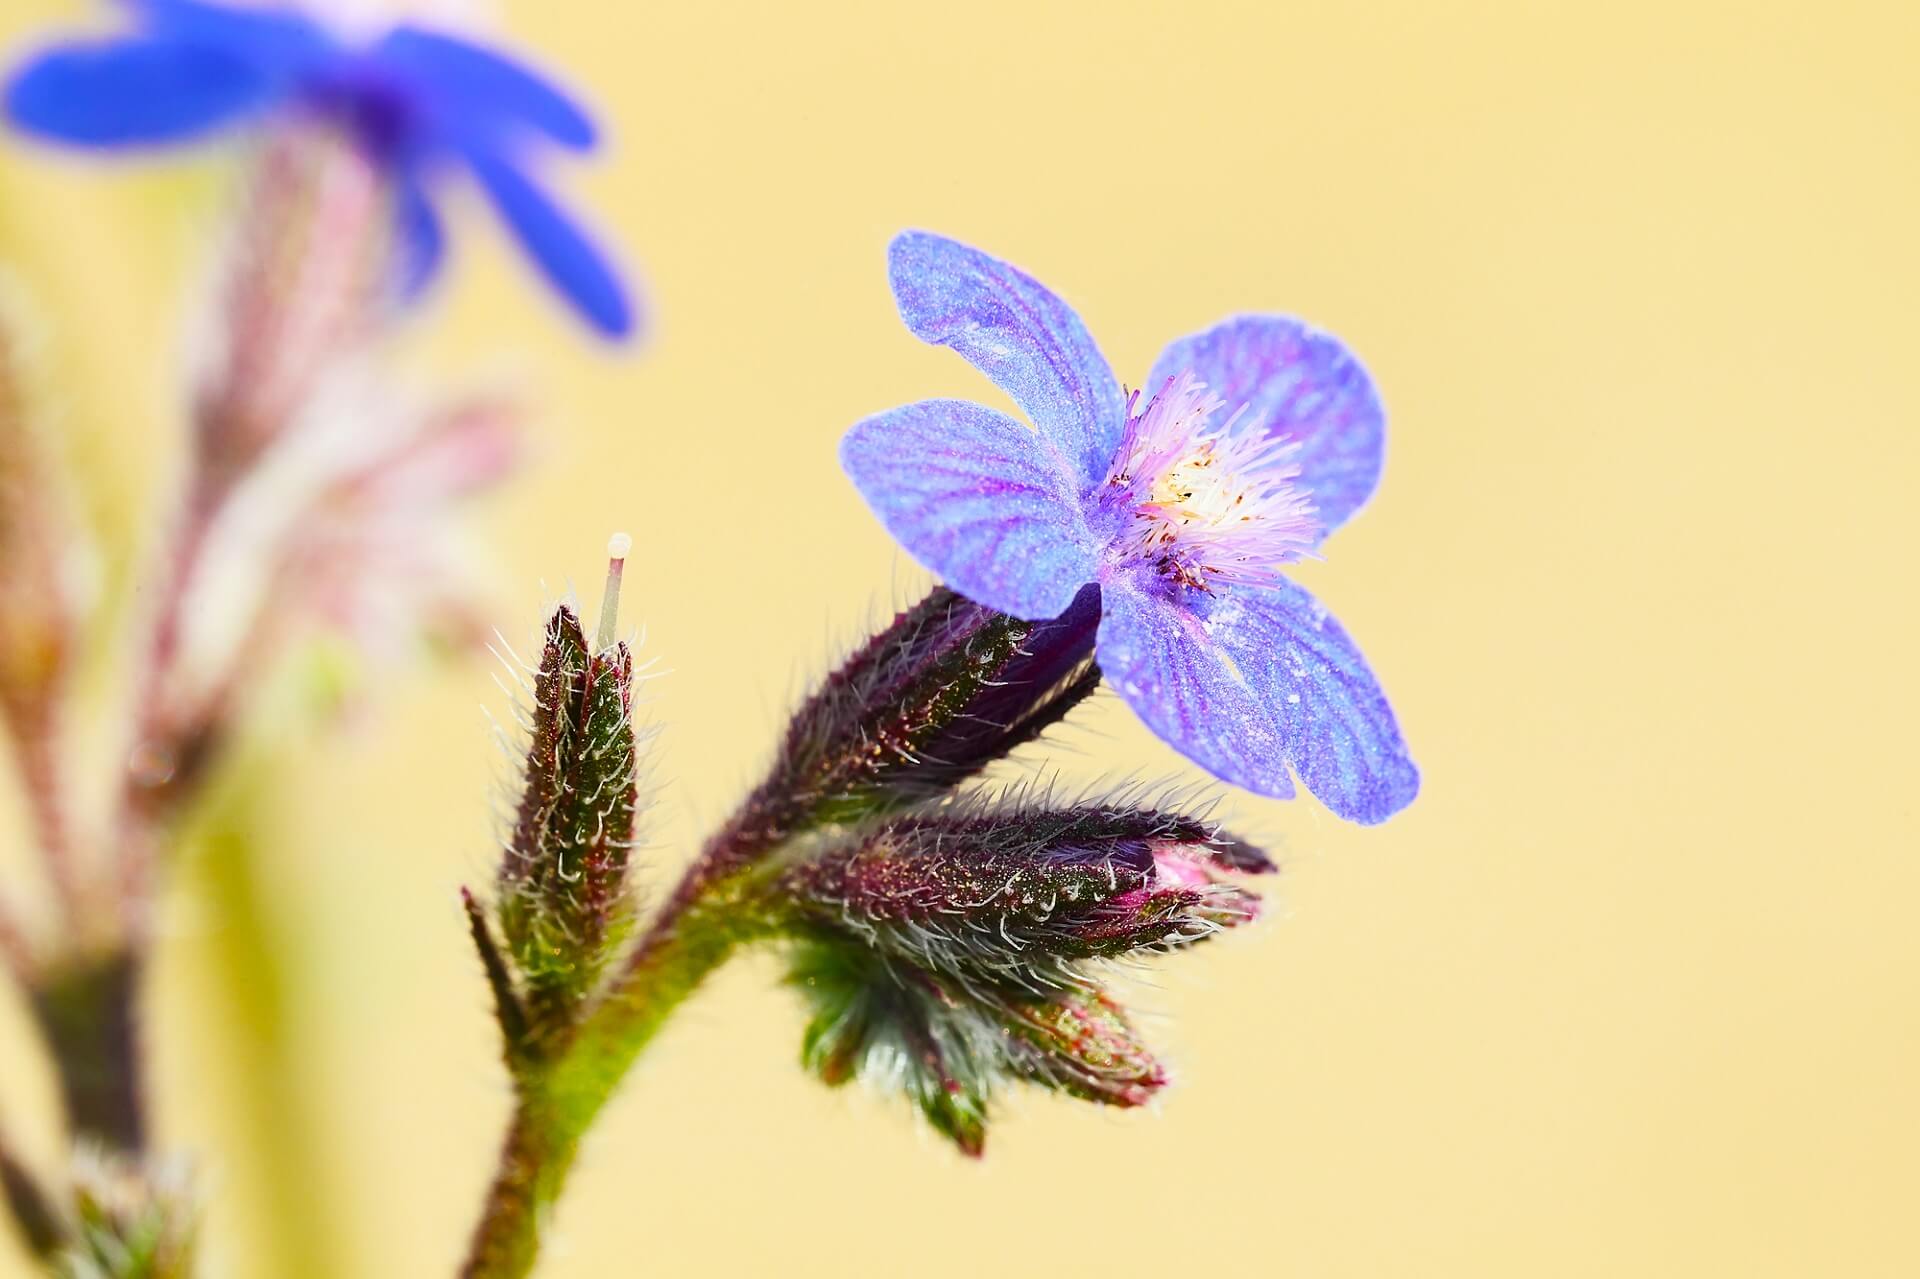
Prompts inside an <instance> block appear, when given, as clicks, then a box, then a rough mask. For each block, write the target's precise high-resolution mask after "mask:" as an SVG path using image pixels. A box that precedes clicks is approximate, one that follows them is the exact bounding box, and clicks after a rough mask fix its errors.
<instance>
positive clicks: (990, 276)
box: [888, 231, 1126, 488]
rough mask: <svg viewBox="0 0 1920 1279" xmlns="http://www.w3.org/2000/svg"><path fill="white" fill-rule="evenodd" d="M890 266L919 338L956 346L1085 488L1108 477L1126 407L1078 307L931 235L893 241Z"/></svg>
mask: <svg viewBox="0 0 1920 1279" xmlns="http://www.w3.org/2000/svg"><path fill="white" fill-rule="evenodd" d="M888 268H889V275H890V277H891V280H892V283H893V296H894V300H895V301H896V302H897V303H898V304H899V307H900V318H901V319H903V320H905V321H906V323H907V327H908V328H909V329H911V330H912V331H913V334H914V336H915V337H917V338H919V339H920V340H921V341H923V342H930V343H933V344H934V345H937V346H948V347H952V348H953V349H954V350H955V351H957V352H959V353H960V354H961V355H962V356H964V357H965V358H966V360H967V361H968V362H969V363H970V364H972V365H973V366H974V367H975V368H977V369H979V370H980V371H981V372H982V373H985V374H986V375H987V376H988V377H990V378H992V379H993V380H994V382H995V383H996V384H998V385H999V386H1000V388H1001V389H1002V390H1004V391H1006V392H1007V394H1009V395H1011V396H1012V397H1013V399H1014V402H1015V403H1017V404H1018V405H1019V406H1020V407H1021V409H1023V410H1024V411H1025V412H1026V414H1027V416H1028V418H1030V419H1031V420H1032V422H1033V424H1034V425H1035V426H1036V427H1038V428H1039V429H1040V434H1041V436H1042V437H1043V438H1044V439H1045V440H1046V441H1047V442H1048V443H1049V444H1050V445H1051V446H1052V447H1053V448H1055V449H1057V450H1059V451H1060V452H1061V453H1062V454H1063V455H1064V456H1065V457H1066V458H1067V459H1068V460H1069V461H1070V462H1071V463H1072V465H1073V469H1074V473H1075V474H1076V475H1077V477H1078V478H1079V480H1080V483H1081V486H1082V487H1083V488H1084V487H1085V486H1087V485H1091V484H1095V483H1098V482H1099V481H1100V480H1101V479H1103V478H1105V476H1106V473H1107V466H1108V464H1109V463H1110V462H1111V461H1112V459H1113V452H1114V449H1115V448H1116V447H1117V446H1118V444H1119V441H1120V432H1121V429H1122V428H1123V427H1124V426H1125V424H1126V402H1125V400H1124V398H1123V397H1122V395H1121V393H1120V385H1119V383H1118V382H1116V381H1114V377H1113V370H1112V369H1111V368H1109V367H1108V365H1107V361H1106V357H1105V356H1103V355H1101V354H1100V348H1099V347H1097V346H1095V345H1094V342H1093V338H1092V337H1090V336H1089V335H1088V333H1087V330H1086V327H1085V326H1084V325H1082V324H1081V323H1080V317H1079V316H1078V315H1076V314H1074V311H1073V308H1072V307H1070V306H1068V305H1067V304H1066V303H1065V302H1063V301H1061V300H1060V299H1059V298H1058V297H1056V296H1054V294H1053V293H1052V292H1050V291H1049V290H1048V289H1047V288H1046V286H1045V285H1043V284H1041V283H1039V282H1038V281H1037V280H1034V279H1033V278H1032V277H1031V276H1028V275H1026V274H1025V273H1024V272H1021V271H1019V270H1016V269H1015V268H1013V267H1011V266H1009V265H1007V264H1006V263H1005V262H1002V261H1000V260H999V259H998V258H994V257H990V256H989V255H987V254H985V253H982V252H980V251H979V250H978V249H973V248H969V247H967V246H966V245H964V244H960V243H958V242H956V241H953V240H949V239H946V238H944V237H942V236H938V235H932V234H930V233H928V232H925V231H907V232H903V233H902V234H901V235H899V236H897V237H895V239H894V241H893V245H892V247H891V249H890V250H889V251H888Z"/></svg>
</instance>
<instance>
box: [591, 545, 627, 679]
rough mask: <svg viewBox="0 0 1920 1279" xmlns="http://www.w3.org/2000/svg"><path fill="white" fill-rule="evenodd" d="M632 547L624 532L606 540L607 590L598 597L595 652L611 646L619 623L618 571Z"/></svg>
mask: <svg viewBox="0 0 1920 1279" xmlns="http://www.w3.org/2000/svg"><path fill="white" fill-rule="evenodd" d="M632 549H633V539H632V538H631V537H628V536H627V535H626V534H625V533H615V534H614V535H613V536H612V537H611V538H609V539H608V540H607V590H606V593H605V594H604V595H602V596H601V597H600V630H599V633H598V634H596V635H595V636H594V639H593V650H594V652H596V653H600V652H605V651H606V650H607V649H610V648H612V647H613V639H614V630H615V628H617V627H618V626H619V624H620V573H621V571H622V570H623V569H625V568H626V566H627V552H629V551H631V550H632Z"/></svg>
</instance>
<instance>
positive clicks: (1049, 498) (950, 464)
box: [840, 400, 1095, 621]
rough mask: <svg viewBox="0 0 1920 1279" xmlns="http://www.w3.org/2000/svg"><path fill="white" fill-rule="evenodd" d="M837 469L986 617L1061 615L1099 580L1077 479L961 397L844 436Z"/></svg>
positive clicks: (1051, 454) (1007, 422)
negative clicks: (990, 613)
mask: <svg viewBox="0 0 1920 1279" xmlns="http://www.w3.org/2000/svg"><path fill="white" fill-rule="evenodd" d="M840 463H841V465H842V466H844V467H846V470H847V474H848V475H849V476H851V477H852V478H853V482H854V485H855V487H857V488H858V489H859V490H860V495H861V496H862V497H864V498H866V500H867V505H868V506H870V507H872V508H873V512H874V514H875V515H877V516H879V517H880V522H881V523H882V524H884V525H886V527H887V531H888V532H889V533H891V534H893V536H894V538H895V539H896V540H897V541H898V542H899V543H900V544H901V545H902V546H904V547H905V548H906V549H907V553H908V554H910V555H912V556H913V558H914V559H915V560H917V561H919V563H920V564H921V565H922V566H924V567H925V568H927V569H928V570H929V571H931V572H932V573H934V574H935V575H936V576H938V577H939V578H940V579H941V580H942V581H944V582H945V583H946V584H947V585H948V586H951V587H952V588H953V589H954V590H956V591H958V592H960V593H961V594H962V595H965V596H967V597H968V598H970V599H974V600H977V601H979V602H980V603H982V604H985V605H987V606H988V607H989V608H997V609H999V610H1000V611H1001V612H1003V613H1011V614H1013V615H1014V616H1015V617H1021V618H1026V619H1028V620H1034V621H1037V620H1040V619H1042V618H1050V617H1057V616H1059V614H1060V613H1062V612H1063V611H1065V609H1066V607H1067V606H1068V605H1069V604H1071V603H1072V602H1073V597H1074V595H1075V593H1076V592H1078V591H1079V589H1080V588H1081V586H1083V585H1084V584H1086V583H1087V582H1089V581H1091V580H1092V579H1093V575H1094V570H1095V543H1094V538H1093V535H1092V533H1091V532H1090V531H1089V530H1088V528H1087V521H1086V516H1085V514H1084V512H1083V511H1082V509H1081V506H1080V501H1079V497H1078V492H1077V489H1078V484H1077V479H1076V477H1075V476H1074V474H1073V473H1072V472H1070V471H1068V470H1067V469H1066V468H1065V467H1063V465H1062V464H1061V460H1060V458H1059V456H1058V454H1057V453H1056V452H1055V451H1054V450H1052V449H1049V448H1047V447H1045V445H1044V444H1043V442H1042V441H1041V440H1040V439H1039V438H1038V437H1037V436H1035V434H1034V433H1033V431H1032V430H1030V429H1029V428H1028V427H1026V426H1025V425H1023V424H1022V423H1019V422H1016V421H1014V420H1013V419H1012V418H1010V417H1008V416H1007V415H1006V414H1004V413H999V412H996V411H995V410H993V409H990V408H987V407H986V406H984V405H980V404H970V403H968V402H966V401H964V400H922V401H921V402H920V403H918V404H908V405H905V406H904V407H901V408H897V409H891V410H889V411H887V412H885V413H881V414H878V415H877V416H874V417H870V418H868V419H866V420H865V421H863V422H860V423H859V424H857V425H856V426H854V428H853V429H852V430H850V431H848V432H847V434H846V437H845V438H844V439H842V440H841V441H840Z"/></svg>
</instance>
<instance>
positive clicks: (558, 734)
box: [499, 604, 639, 1022]
mask: <svg viewBox="0 0 1920 1279" xmlns="http://www.w3.org/2000/svg"><path fill="white" fill-rule="evenodd" d="M611 616H612V609H611V604H610V606H609V609H608V611H607V614H606V616H605V617H603V619H602V620H603V629H604V623H606V622H607V621H609V620H610V619H611ZM632 711H633V657H632V654H631V653H630V652H629V651H628V649H627V646H626V645H625V644H624V643H615V644H613V645H612V646H611V647H608V648H601V649H598V650H594V651H590V650H589V649H588V648H587V644H586V639H585V636H584V634H583V633H582V631H581V629H580V621H579V618H578V617H576V616H575V615H574V613H573V611H572V610H571V609H569V608H566V607H562V608H560V609H557V610H556V611H555V612H554V614H553V617H552V619H551V620H550V621H549V623H548V625H547V637H546V644H545V646H544V649H543V651H542V653H541V659H540V669H539V673H538V675H537V677H536V679H535V682H534V704H533V706H532V708H531V717H532V740H531V742H530V744H529V748H528V752H527V761H526V774H525V786H524V789H523V791H522V793H521V798H520V804H519V809H518V812H517V814H516V817H515V821H514V828H513V833H512V836H511V839H510V841H509V843H508V846H507V848H506V853H505V857H504V859H503V860H502V862H501V864H500V878H499V887H500V902H499V912H500V923H501V932H502V933H503V935H504V937H505V940H506V948H507V951H508V953H509V954H510V955H511V956H512V958H513V962H514V966H515V968H516V969H517V970H518V972H519V974H520V976H521V978H522V980H523V981H524V982H525V983H526V987H527V993H528V1002H529V1004H530V1008H529V1014H530V1015H531V1016H532V1018H533V1019H534V1020H535V1021H536V1022H539V1021H541V1020H542V1019H543V1017H545V1016H547V1015H549V1014H552V1013H553V1012H554V1009H555V1005H556V1004H557V1005H558V1006H559V1007H560V1008H561V1009H563V1010H564V1009H570V1008H572V1007H573V1006H574V1005H575V1004H576V1003H577V1002H578V1001H579V1000H580V999H582V998H584V997H585V995H586V994H587V993H588V992H589V991H590V990H591V989H592V987H593V984H594V982H595V981H596V979H597V978H598V976H599V974H600V972H601V970H602V968H603V966H604V964H605V962H606V960H607V959H608V958H609V957H610V956H611V954H612V952H613V950H614V949H615V948H616V947H617V946H618V944H619V942H620V940H621V939H622V938H623V937H624V936H625V934H626V932H627V929H628V928H629V926H630V924H631V922H632V917H633V901H632V895H631V893H630V892H629V890H628V885H627V857H628V852H629V850H630V849H631V848H632V845H633V841H634V825H635V820H636V814H637V810H638V803H639V794H638V785H639V784H638V776H637V760H638V741H637V738H636V735H635V732H634V726H633V722H632Z"/></svg>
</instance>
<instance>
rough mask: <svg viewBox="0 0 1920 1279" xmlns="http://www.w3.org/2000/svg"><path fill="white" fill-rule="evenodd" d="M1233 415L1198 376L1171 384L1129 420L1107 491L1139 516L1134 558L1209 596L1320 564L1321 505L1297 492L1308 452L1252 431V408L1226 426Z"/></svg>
mask: <svg viewBox="0 0 1920 1279" xmlns="http://www.w3.org/2000/svg"><path fill="white" fill-rule="evenodd" d="M1138 403H1139V401H1138V398H1137V397H1136V398H1135V400H1134V405H1137V404H1138ZM1132 407H1133V406H1132V405H1130V406H1129V408H1130V409H1131V408H1132ZM1225 407H1226V404H1225V403H1224V402H1223V401H1222V400H1221V399H1220V398H1219V397H1218V396H1215V395H1212V394H1210V393H1209V392H1208V390H1207V387H1206V385H1205V384H1204V383H1202V382H1201V381H1200V380H1199V379H1198V378H1195V377H1194V376H1193V375H1192V374H1191V373H1185V374H1181V375H1179V376H1178V377H1172V378H1168V379H1167V382H1166V384H1165V385H1164V386H1162V387H1161V388H1160V393H1159V394H1158V395H1156V396H1154V397H1153V399H1152V400H1151V401H1149V402H1148V404H1147V405H1146V407H1145V408H1144V409H1139V410H1138V411H1134V412H1130V413H1129V417H1128V420H1127V426H1126V433H1125V435H1124V437H1123V439H1122V441H1121V447H1120V453H1119V457H1118V459H1117V461H1116V462H1115V465H1114V470H1113V473H1112V474H1111V475H1110V476H1109V477H1108V481H1107V482H1108V484H1109V485H1110V486H1111V487H1113V488H1115V489H1117V490H1119V491H1120V492H1122V493H1124V494H1125V495H1126V498H1127V500H1128V501H1129V502H1130V504H1131V506H1132V508H1133V509H1132V525H1131V528H1130V529H1129V532H1128V538H1127V541H1128V547H1129V551H1130V553H1131V554H1132V555H1134V556H1136V557H1138V558H1139V559H1141V560H1144V561H1146V562H1148V563H1150V564H1153V565H1154V566H1155V567H1156V568H1157V569H1158V570H1159V571H1160V573H1161V574H1163V575H1164V576H1166V577H1169V578H1171V579H1173V580H1174V581H1177V582H1181V583H1183V584H1185V585H1188V586H1192V587H1197V588H1199V589H1202V590H1206V589H1210V585H1211V583H1213V582H1216V581H1221V582H1253V583H1267V582H1271V581H1273V580H1275V579H1277V578H1278V576H1279V569H1280V567H1281V566H1282V565H1284V564H1288V563H1291V562H1293V561H1295V560H1298V559H1301V558H1303V557H1305V556H1308V555H1311V554H1312V553H1313V544H1314V542H1315V541H1316V540H1317V538H1318V534H1319V525H1318V522H1317V521H1316V520H1315V519H1314V508H1313V503H1312V501H1311V499H1310V498H1309V497H1308V496H1307V494H1306V493H1304V492H1302V491H1301V490H1300V489H1299V488H1297V487H1296V486H1295V482H1296V481H1297V480H1298V478H1299V476H1300V466H1299V464H1298V462H1296V461H1295V460H1294V459H1295V455H1296V454H1297V453H1298V452H1299V449H1300V446H1299V444H1298V443H1297V442H1295V441H1292V440H1288V439H1285V438H1274V437H1270V436H1268V435H1266V433H1265V432H1264V431H1262V430H1260V429H1257V428H1256V429H1251V430H1250V429H1245V428H1243V427H1242V425H1241V419H1242V417H1243V415H1244V414H1245V413H1246V411H1247V410H1246V406H1245V405H1242V406H1241V407H1240V408H1239V409H1238V410H1236V411H1235V412H1233V413H1232V414H1231V415H1229V416H1228V417H1227V418H1226V420H1225V421H1216V420H1215V419H1216V418H1217V417H1218V415H1219V414H1220V411H1221V410H1222V409H1224V408H1225Z"/></svg>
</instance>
